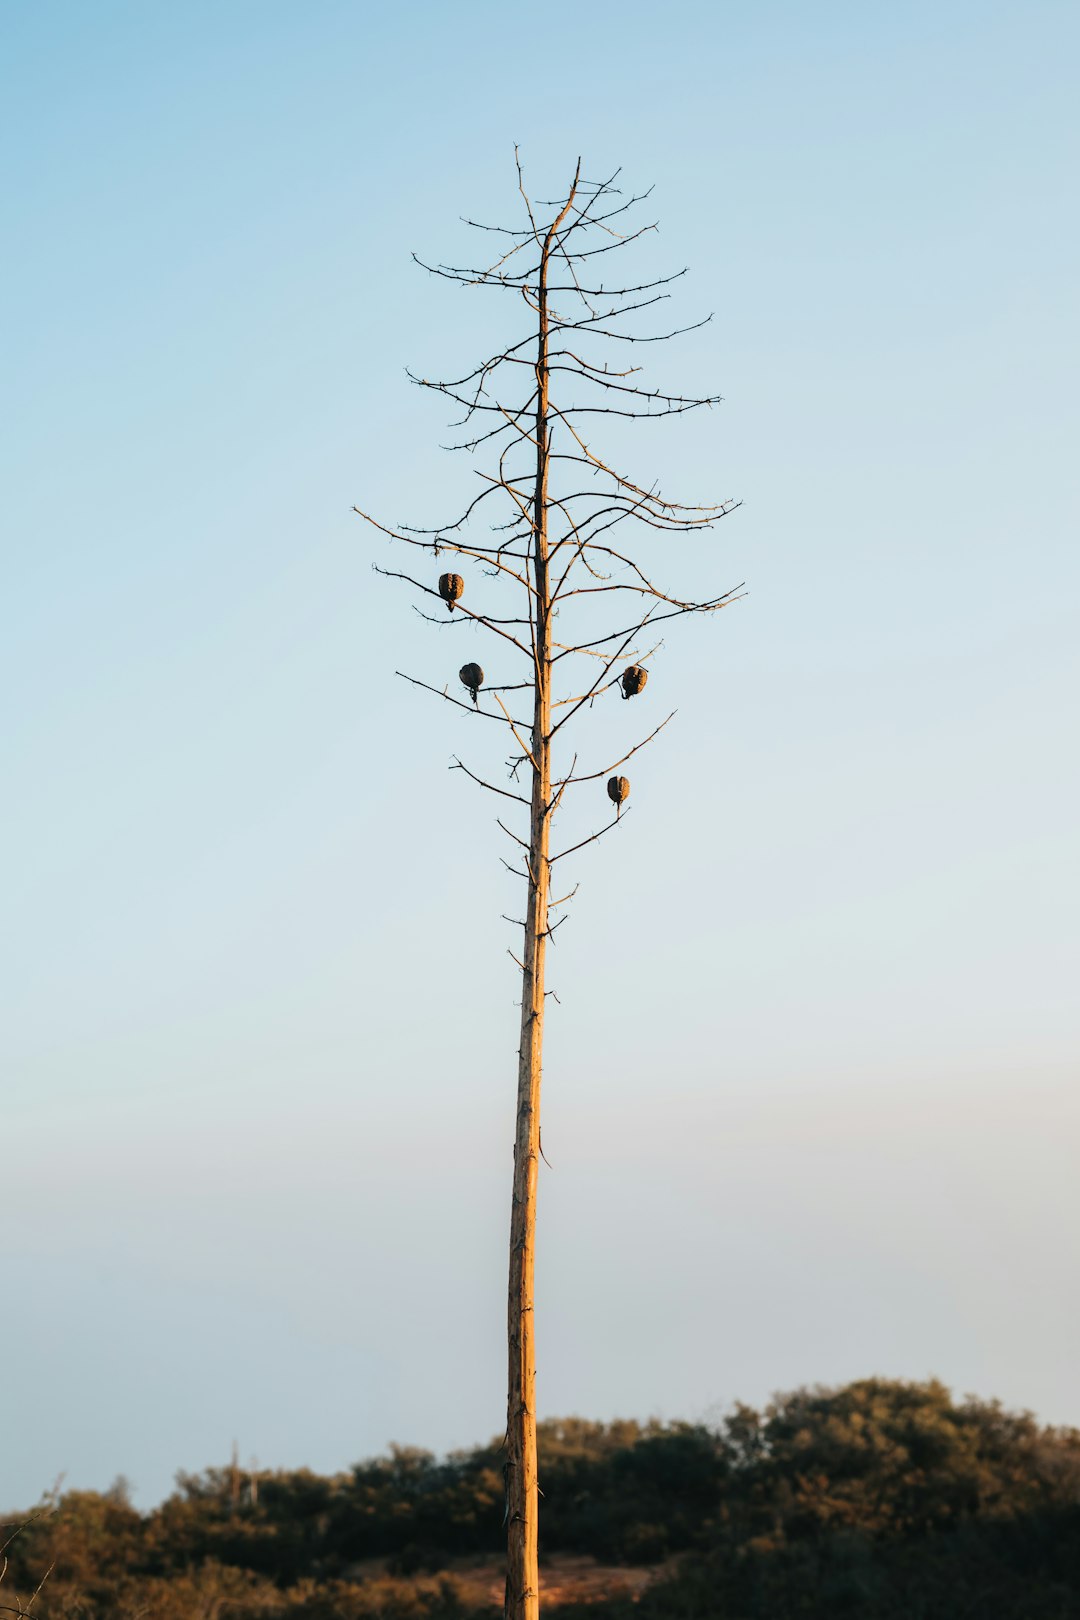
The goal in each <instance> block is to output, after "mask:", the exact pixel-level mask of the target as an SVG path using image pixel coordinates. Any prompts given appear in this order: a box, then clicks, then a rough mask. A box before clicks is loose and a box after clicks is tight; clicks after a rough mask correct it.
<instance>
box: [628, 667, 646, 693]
mask: <svg viewBox="0 0 1080 1620" xmlns="http://www.w3.org/2000/svg"><path fill="white" fill-rule="evenodd" d="M648 678H649V672H648V670H647V669H642V667H641V665H640V664H628V665H627V667H626V668H625V669H624V670H623V672H622V695H623V697H624V698H632V697H637V695H638V693H639V692H643V691H644V690H645V682H646V681H647V680H648Z"/></svg>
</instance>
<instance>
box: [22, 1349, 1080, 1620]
mask: <svg viewBox="0 0 1080 1620" xmlns="http://www.w3.org/2000/svg"><path fill="white" fill-rule="evenodd" d="M540 1458H541V1467H542V1472H541V1486H542V1489H543V1492H544V1499H543V1508H544V1512H543V1536H542V1543H541V1558H542V1562H543V1558H544V1556H547V1557H552V1556H554V1555H556V1554H558V1553H571V1552H573V1553H585V1554H590V1555H592V1556H594V1557H595V1558H597V1559H598V1560H601V1561H602V1562H604V1563H607V1564H611V1565H635V1564H638V1565H640V1564H659V1563H661V1562H664V1563H665V1570H664V1572H663V1574H662V1575H661V1577H660V1578H659V1579H658V1580H657V1581H656V1582H655V1583H654V1584H653V1585H652V1586H650V1587H649V1589H648V1590H647V1591H646V1593H645V1595H644V1596H643V1597H642V1598H641V1600H640V1602H639V1603H637V1604H636V1605H634V1606H633V1610H632V1612H633V1613H634V1614H636V1615H637V1616H638V1617H639V1620H712V1617H716V1620H758V1617H762V1620H763V1617H766V1616H767V1617H768V1620H788V1617H791V1620H795V1617H798V1620H838V1617H842V1616H846V1615H850V1616H852V1617H859V1620H938V1617H941V1620H944V1617H945V1616H946V1615H947V1616H948V1617H949V1620H954V1617H957V1616H964V1615H971V1616H984V1615H985V1616H991V1615H992V1616H993V1617H994V1620H1076V1617H1080V1433H1077V1432H1076V1431H1074V1430H1053V1429H1046V1428H1042V1427H1040V1426H1039V1425H1038V1424H1037V1423H1036V1422H1035V1421H1034V1419H1032V1418H1031V1417H1029V1416H1027V1415H1023V1414H1020V1415H1018V1414H1015V1413H1010V1412H1006V1411H1004V1410H1003V1409H1002V1408H1001V1407H1000V1406H999V1405H997V1404H996V1403H990V1402H982V1401H973V1400H969V1401H965V1402H962V1403H955V1402H953V1401H952V1400H951V1399H950V1397H949V1394H948V1392H947V1391H946V1390H945V1389H944V1388H943V1387H942V1386H941V1385H940V1384H937V1383H925V1384H906V1383H898V1382H885V1381H882V1380H874V1379H870V1380H865V1381H862V1382H859V1383H856V1384H851V1385H849V1386H847V1387H846V1388H844V1389H840V1390H835V1391H822V1390H809V1391H808V1390H799V1391H796V1392H795V1393H794V1394H791V1395H786V1396H782V1397H779V1398H778V1399H777V1400H775V1401H774V1402H773V1403H772V1404H771V1405H770V1406H769V1407H767V1408H766V1410H765V1411H763V1412H757V1411H753V1410H751V1409H750V1408H748V1407H737V1408H736V1409H735V1411H734V1412H733V1413H732V1414H731V1415H730V1416H729V1417H728V1418H727V1419H726V1420H725V1421H724V1422H723V1423H722V1424H721V1425H720V1426H719V1428H717V1429H709V1428H705V1427H703V1426H700V1425H693V1424H684V1423H675V1424H658V1423H649V1424H637V1423H630V1422H625V1423H614V1424H600V1423H590V1422H585V1421H583V1420H581V1419H576V1418H575V1419H568V1420H564V1421H560V1422H548V1423H545V1424H544V1425H542V1428H541V1437H540ZM250 1497H251V1492H250V1486H249V1485H248V1484H247V1483H246V1482H244V1483H243V1485H242V1488H241V1489H239V1491H238V1489H237V1481H236V1479H235V1478H234V1476H233V1475H232V1473H231V1470H230V1469H228V1468H211V1469H208V1470H207V1471H206V1472H205V1473H203V1474H199V1475H195V1476H190V1475H181V1476H179V1478H178V1481H177V1489H176V1491H175V1493H174V1494H173V1495H172V1496H171V1497H170V1498H169V1499H168V1500H167V1501H166V1502H164V1503H162V1504H161V1506H160V1507H158V1508H155V1509H154V1510H153V1511H151V1512H149V1513H145V1514H142V1513H139V1512H137V1511H136V1510H135V1509H134V1508H133V1507H132V1506H131V1505H130V1503H129V1502H128V1500H127V1497H126V1493H125V1492H124V1491H123V1489H119V1488H114V1489H113V1490H112V1491H110V1492H106V1493H104V1494H99V1493H95V1492H88V1491H71V1492H68V1493H67V1494H66V1495H63V1496H61V1497H60V1498H59V1499H58V1500H57V1501H55V1502H53V1503H49V1504H46V1505H45V1508H44V1510H43V1511H42V1512H41V1513H40V1515H39V1516H38V1517H35V1518H33V1519H32V1521H31V1522H30V1523H28V1524H27V1525H26V1526H25V1528H24V1529H23V1530H22V1531H21V1532H20V1533H19V1534H18V1536H17V1537H16V1538H15V1540H14V1541H13V1542H12V1543H11V1545H10V1547H9V1549H8V1558H9V1567H8V1571H7V1576H6V1583H5V1585H4V1587H3V1588H2V1589H0V1601H3V1602H5V1603H9V1604H12V1605H14V1604H15V1603H16V1602H17V1601H19V1600H21V1601H23V1602H26V1600H27V1599H28V1597H29V1596H30V1594H31V1593H32V1592H33V1590H34V1588H35V1586H36V1585H37V1583H38V1581H39V1580H40V1579H41V1577H42V1575H43V1574H44V1573H45V1571H46V1570H48V1569H49V1568H50V1566H52V1567H51V1573H50V1575H49V1577H48V1580H47V1582H46V1585H45V1587H44V1588H43V1590H42V1592H41V1595H40V1597H39V1598H38V1599H37V1602H36V1604H35V1607H34V1612H35V1613H36V1614H38V1615H40V1616H41V1617H42V1620H104V1617H105V1616H109V1617H111V1620H135V1617H136V1616H140V1615H141V1616H145V1617H147V1620H255V1617H256V1616H258V1617H266V1620H294V1617H295V1620H299V1617H300V1616H301V1614H302V1615H303V1616H304V1617H305V1620H367V1617H369V1616H370V1617H374V1616H382V1617H385V1620H442V1617H450V1616H462V1615H464V1614H466V1613H467V1612H469V1604H470V1602H471V1601H472V1600H470V1599H468V1598H467V1596H466V1593H467V1590H468V1588H467V1585H466V1584H464V1583H463V1581H462V1575H461V1572H462V1570H463V1569H465V1568H467V1561H468V1560H476V1559H477V1558H480V1557H490V1558H495V1557H497V1556H498V1554H499V1552H500V1550H501V1547H502V1541H503V1526H502V1519H503V1488H502V1475H501V1456H500V1451H499V1447H498V1445H497V1444H492V1445H489V1446H483V1447H480V1448H478V1449H476V1450H473V1451H468V1452H461V1453H458V1454H455V1455H452V1456H450V1457H448V1458H446V1459H444V1460H441V1461H438V1460H436V1459H435V1458H434V1457H432V1456H431V1455H430V1454H428V1453H427V1452H423V1451H416V1450H408V1449H400V1448H396V1449H393V1450H392V1451H391V1452H390V1454H389V1455H388V1456H385V1457H379V1458H375V1459H373V1460H371V1461H368V1462H364V1463H360V1464H358V1465H357V1466H356V1467H355V1468H353V1469H351V1470H350V1471H349V1472H347V1473H343V1474H339V1475H335V1476H333V1477H323V1476H320V1475H317V1474H313V1473H310V1472H309V1471H307V1470H303V1469H301V1470H298V1471H294V1472H280V1473H273V1474H267V1473H263V1474H262V1475H261V1476H260V1477H259V1480H258V1491H257V1500H255V1501H254V1502H253V1501H252V1500H251V1499H250ZM28 1516H29V1515H28V1514H21V1515H20V1514H9V1515H7V1517H8V1519H9V1520H10V1521H12V1523H16V1522H19V1521H20V1520H22V1519H25V1518H27V1517H28ZM559 1612H560V1614H561V1616H562V1617H563V1620H570V1617H571V1615H573V1614H575V1613H577V1610H576V1609H575V1608H574V1607H572V1606H567V1605H564V1606H563V1607H562V1608H561V1609H560V1611H559ZM580 1612H581V1613H582V1614H584V1613H585V1612H586V1611H585V1609H584V1608H582V1609H581V1611H580ZM630 1612H631V1606H630V1605H629V1602H628V1600H625V1599H614V1598H613V1599H612V1600H611V1602H610V1603H602V1604H600V1605H597V1604H595V1603H594V1604H592V1605H590V1606H589V1608H588V1614H589V1616H590V1617H591V1620H616V1617H621V1616H622V1615H623V1614H624V1613H626V1614H628V1613H630Z"/></svg>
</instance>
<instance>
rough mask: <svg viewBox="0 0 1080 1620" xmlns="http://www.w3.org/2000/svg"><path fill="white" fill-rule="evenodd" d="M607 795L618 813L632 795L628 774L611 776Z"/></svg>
mask: <svg viewBox="0 0 1080 1620" xmlns="http://www.w3.org/2000/svg"><path fill="white" fill-rule="evenodd" d="M607 796H608V798H609V799H610V800H611V802H612V804H613V805H614V806H615V814H616V815H618V814H619V811H620V810H621V809H622V807H623V805H624V803H625V802H626V800H627V799H628V798H629V797H630V780H629V778H628V777H626V776H609V777H608V785H607Z"/></svg>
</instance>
